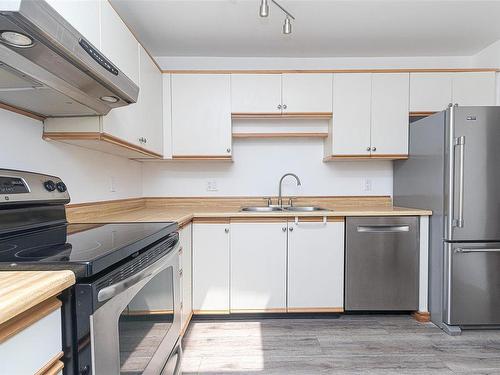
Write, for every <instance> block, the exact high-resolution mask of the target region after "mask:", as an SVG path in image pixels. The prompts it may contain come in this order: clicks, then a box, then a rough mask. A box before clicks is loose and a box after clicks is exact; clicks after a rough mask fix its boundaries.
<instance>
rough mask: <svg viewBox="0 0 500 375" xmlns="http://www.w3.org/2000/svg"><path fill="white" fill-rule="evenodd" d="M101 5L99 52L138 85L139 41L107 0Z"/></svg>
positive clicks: (101, 2)
mask: <svg viewBox="0 0 500 375" xmlns="http://www.w3.org/2000/svg"><path fill="white" fill-rule="evenodd" d="M99 4H100V5H101V7H100V8H101V46H100V49H101V52H102V53H103V54H104V56H106V57H107V58H108V59H109V60H111V62H112V63H113V64H114V65H116V66H117V67H118V68H119V69H120V70H121V71H122V72H123V73H125V75H126V76H127V77H129V78H130V79H131V80H132V81H134V82H135V83H136V84H137V85H139V43H138V42H137V40H136V39H135V37H134V36H133V35H132V33H131V32H130V30H129V29H128V27H127V26H126V25H125V23H124V22H123V21H122V19H121V18H120V16H118V14H117V13H116V12H115V10H114V9H113V7H112V6H111V4H110V3H109V2H108V1H100V2H99Z"/></svg>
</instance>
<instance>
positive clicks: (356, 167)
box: [143, 139, 392, 197]
mask: <svg viewBox="0 0 500 375" xmlns="http://www.w3.org/2000/svg"><path fill="white" fill-rule="evenodd" d="M233 160H234V162H233V163H230V162H221V161H219V162H199V161H198V162H195V161H188V162H182V161H170V162H149V163H144V165H143V194H144V196H146V197H148V196H266V195H277V194H278V181H279V179H280V177H281V176H282V175H283V174H284V173H286V172H293V173H296V174H297V175H298V176H299V177H300V179H301V180H302V186H301V187H299V188H297V187H296V186H295V181H294V180H293V178H291V177H288V178H287V179H286V180H285V183H284V184H283V187H284V191H283V193H284V194H287V195H298V196H299V195H386V194H389V195H392V162H390V161H364V162H346V161H342V162H329V163H324V162H323V161H322V160H323V141H322V140H319V139H257V140H256V139H252V140H249V139H239V140H234V142H233ZM365 179H369V180H370V181H371V186H372V188H371V191H365V190H364V184H365ZM210 180H213V181H215V182H216V184H217V188H218V191H207V183H208V181H210Z"/></svg>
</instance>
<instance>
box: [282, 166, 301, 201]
mask: <svg viewBox="0 0 500 375" xmlns="http://www.w3.org/2000/svg"><path fill="white" fill-rule="evenodd" d="M287 176H292V177H293V178H295V181H297V186H300V185H302V183H301V182H300V178H299V176H297V175H296V174H295V173H285V174H284V175H283V176H282V177H281V179H280V183H279V190H278V191H279V194H278V205H280V206H283V197H282V195H281V191H282V185H283V180H284V179H285V177H287Z"/></svg>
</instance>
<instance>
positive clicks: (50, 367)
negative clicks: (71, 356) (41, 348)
mask: <svg viewBox="0 0 500 375" xmlns="http://www.w3.org/2000/svg"><path fill="white" fill-rule="evenodd" d="M63 355H64V353H63V352H59V353H57V355H55V356H54V358H52V359H51V360H50V361H49V362H47V364H46V365H45V366H43V367H42V368H41V369H40V370H38V371H37V372H36V373H35V375H56V374H58V373H59V372H60V371H61V370H62V369H63V367H64V363H62V362H61V361H60V359H61V358H62V357H63Z"/></svg>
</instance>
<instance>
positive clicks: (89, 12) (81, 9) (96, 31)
mask: <svg viewBox="0 0 500 375" xmlns="http://www.w3.org/2000/svg"><path fill="white" fill-rule="evenodd" d="M101 1H102V0H101ZM99 2H100V0H73V1H68V0H47V3H48V4H49V5H50V6H51V7H52V8H54V9H55V10H56V12H57V13H59V14H60V15H61V16H63V18H64V19H65V20H66V21H68V22H69V23H70V24H71V26H73V27H74V28H75V29H76V30H78V32H80V34H82V35H83V37H84V38H85V39H87V40H88V41H89V42H90V43H92V44H93V45H94V46H95V47H96V48H101V31H100V9H99V8H100V6H99Z"/></svg>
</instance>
